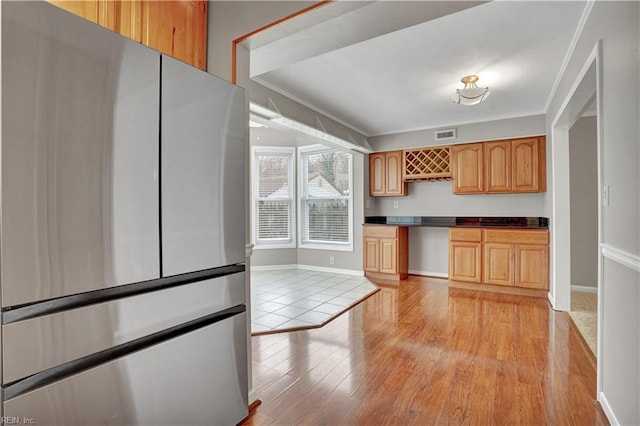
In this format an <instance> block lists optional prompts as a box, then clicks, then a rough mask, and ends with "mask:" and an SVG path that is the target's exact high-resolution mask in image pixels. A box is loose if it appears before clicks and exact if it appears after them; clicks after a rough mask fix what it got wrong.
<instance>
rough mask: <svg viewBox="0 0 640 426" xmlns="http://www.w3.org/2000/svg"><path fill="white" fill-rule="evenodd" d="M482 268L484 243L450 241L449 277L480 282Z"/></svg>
mask: <svg viewBox="0 0 640 426" xmlns="http://www.w3.org/2000/svg"><path fill="white" fill-rule="evenodd" d="M481 268H482V244H481V243H468V242H460V241H451V242H450V243H449V279H450V280H457V281H470V282H474V283H479V282H480V278H481V274H480V271H481Z"/></svg>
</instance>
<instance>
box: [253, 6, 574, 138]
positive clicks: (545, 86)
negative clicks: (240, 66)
mask: <svg viewBox="0 0 640 426" xmlns="http://www.w3.org/2000/svg"><path fill="white" fill-rule="evenodd" d="M584 7H585V2H584V1H549V2H546V1H493V2H486V3H485V2H462V1H445V2H432V1H409V2H405V1H381V2H369V1H338V2H334V3H330V4H328V5H326V6H323V7H320V8H318V9H316V10H315V11H312V12H308V13H306V14H304V15H301V16H300V17H298V18H294V19H292V20H290V21H287V22H285V23H283V24H280V25H278V26H275V27H272V28H271V29H269V30H266V31H263V32H262V33H260V34H258V35H257V36H254V37H252V38H251V39H249V41H247V43H246V45H247V47H248V48H249V49H250V51H251V74H252V78H254V79H255V80H256V81H258V82H260V83H262V84H264V85H266V86H268V87H270V88H272V89H275V90H277V91H278V92H281V93H283V94H284V95H286V96H288V97H290V98H292V99H295V100H298V101H300V102H302V103H303V104H305V105H307V106H310V107H312V108H313V109H316V110H318V111H319V112H321V113H324V114H326V115H328V116H330V117H332V118H334V119H336V120H337V121H340V122H342V123H344V124H346V125H348V126H350V127H352V128H354V129H355V130H357V131H359V132H361V133H363V134H364V135H365V136H375V135H383V134H391V133H399V132H406V131H411V130H419V129H430V128H440V127H446V126H450V125H456V124H463V123H473V122H482V121H490V120H497V119H502V118H510V117H521V116H528V115H535V114H543V113H544V112H545V108H546V104H547V101H548V98H549V96H550V94H551V92H552V90H553V88H554V84H555V81H556V78H557V76H558V73H559V71H560V70H561V67H562V64H563V61H564V58H565V56H566V54H567V51H568V49H569V47H570V44H571V40H572V38H573V36H574V34H575V32H576V28H577V26H578V23H579V21H580V17H581V15H582V12H583V9H584ZM468 74H478V75H479V76H480V80H479V82H478V84H479V85H480V86H489V87H490V89H491V95H490V96H489V97H488V98H487V100H485V101H484V102H482V103H481V104H479V105H475V106H463V105H456V104H453V103H452V102H451V100H450V97H451V94H452V93H453V92H455V90H456V88H461V87H462V86H463V85H462V83H460V78H462V77H463V76H465V75H468Z"/></svg>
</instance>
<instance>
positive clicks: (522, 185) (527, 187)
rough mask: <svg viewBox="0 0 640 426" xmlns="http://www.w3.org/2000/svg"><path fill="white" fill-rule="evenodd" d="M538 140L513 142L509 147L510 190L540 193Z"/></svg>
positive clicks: (529, 139) (530, 139)
mask: <svg viewBox="0 0 640 426" xmlns="http://www.w3.org/2000/svg"><path fill="white" fill-rule="evenodd" d="M538 150H539V144H538V138H528V139H518V140H514V141H513V142H512V145H511V156H512V157H511V167H512V171H511V173H512V176H513V177H512V188H513V191H514V192H537V191H540V179H539V177H540V161H539V156H540V153H539V151H538Z"/></svg>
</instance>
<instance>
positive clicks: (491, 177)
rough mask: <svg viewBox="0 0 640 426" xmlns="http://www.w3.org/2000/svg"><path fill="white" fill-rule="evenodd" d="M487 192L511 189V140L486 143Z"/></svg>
mask: <svg viewBox="0 0 640 426" xmlns="http://www.w3.org/2000/svg"><path fill="white" fill-rule="evenodd" d="M483 154H484V167H485V183H486V184H487V192H509V191H511V141H499V142H486V143H485V144H484V152H483Z"/></svg>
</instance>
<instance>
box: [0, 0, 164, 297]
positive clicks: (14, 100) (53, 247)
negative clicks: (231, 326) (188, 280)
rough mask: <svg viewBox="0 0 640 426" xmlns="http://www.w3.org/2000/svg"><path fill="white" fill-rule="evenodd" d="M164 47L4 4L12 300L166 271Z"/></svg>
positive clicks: (5, 236) (5, 270)
mask: <svg viewBox="0 0 640 426" xmlns="http://www.w3.org/2000/svg"><path fill="white" fill-rule="evenodd" d="M159 73H160V55H159V54H158V53H157V52H155V51H153V50H151V49H148V48H146V47H144V46H141V45H140V44H138V43H135V42H133V41H130V40H127V39H125V38H124V37H121V36H118V35H117V34H114V33H112V32H111V31H108V30H106V29H104V28H100V27H98V26H97V25H95V24H92V23H90V22H88V21H85V20H83V19H80V18H78V17H76V16H73V15H71V14H69V13H67V12H65V11H63V10H61V9H59V8H57V7H55V6H52V5H50V4H47V3H44V2H3V3H2V102H3V105H4V106H5V107H4V108H2V167H1V169H2V192H1V193H2V219H1V226H2V247H1V250H0V252H1V256H2V257H1V261H2V267H1V271H2V306H3V307H6V306H14V305H19V304H23V303H30V302H34V301H38V300H43V299H49V298H54V297H59V296H64V295H69V294H74V293H79V292H83V291H90V290H96V289H101V288H106V287H111V286H117V285H121V284H127V283H132V282H136V281H142V280H149V279H153V278H157V277H158V276H159V258H160V255H159V252H160V242H159V214H160V213H159V189H158V173H159V170H158V167H159V146H158V134H159V129H158V122H159V110H158V108H159V103H160V100H159V96H160V94H159V90H160V81H159V79H160V77H159Z"/></svg>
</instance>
